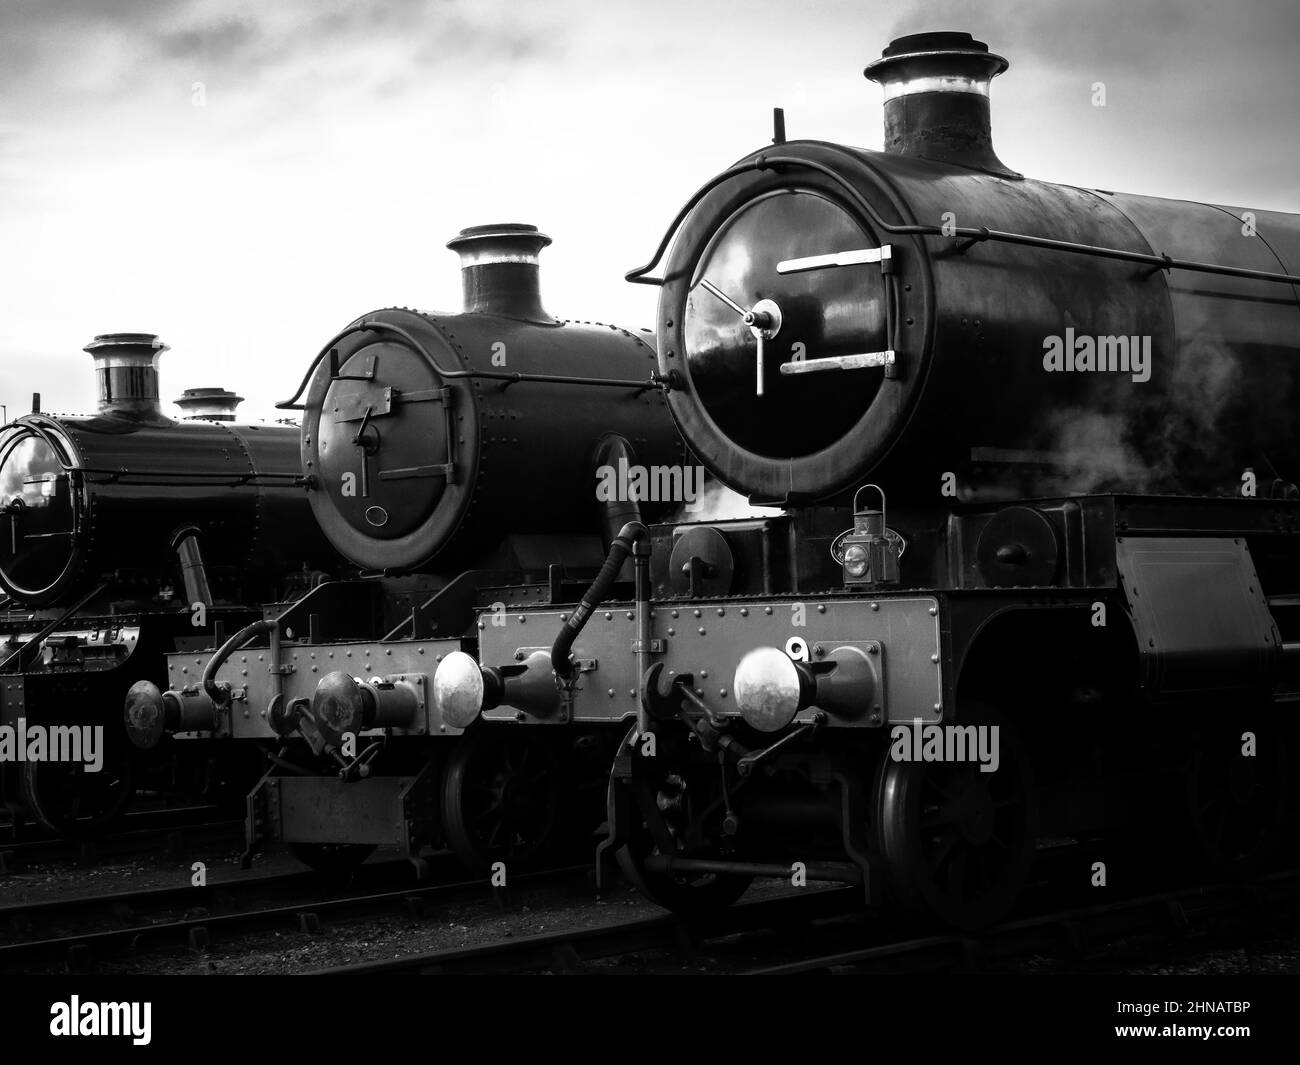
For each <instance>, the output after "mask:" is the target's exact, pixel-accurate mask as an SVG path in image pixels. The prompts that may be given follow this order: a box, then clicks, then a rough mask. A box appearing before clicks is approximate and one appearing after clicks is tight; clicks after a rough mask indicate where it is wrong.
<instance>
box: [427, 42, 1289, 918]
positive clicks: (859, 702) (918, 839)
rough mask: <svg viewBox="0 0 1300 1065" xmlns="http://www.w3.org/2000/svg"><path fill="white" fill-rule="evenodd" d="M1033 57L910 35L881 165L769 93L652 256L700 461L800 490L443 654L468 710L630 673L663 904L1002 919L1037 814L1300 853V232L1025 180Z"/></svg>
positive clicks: (645, 863) (1078, 834) (1254, 219)
mask: <svg viewBox="0 0 1300 1065" xmlns="http://www.w3.org/2000/svg"><path fill="white" fill-rule="evenodd" d="M1006 66H1007V64H1006V60H1004V59H1002V58H1001V57H999V56H996V55H993V54H991V53H990V52H989V51H988V48H987V47H986V46H985V45H984V44H982V43H980V42H978V41H974V40H972V39H971V38H970V37H969V35H967V34H956V33H935V34H921V35H916V36H912V37H906V38H902V39H900V40H896V41H894V42H893V43H892V44H891V45H890V46H889V48H888V49H886V51H885V53H884V55H883V56H882V57H881V58H880V59H879V60H877V61H875V62H873V63H872V64H871V65H870V66H869V67H868V68H867V71H866V73H867V76H868V77H869V78H871V79H873V80H875V81H878V82H880V83H881V84H882V85H883V86H884V89H885V150H884V151H883V152H874V151H864V150H861V149H856V148H850V147H846V146H844V145H839V144H832V143H825V142H815V141H795V142H786V140H785V138H784V130H783V120H782V119H780V116H779V115H778V122H777V131H776V135H775V137H774V143H773V144H772V145H770V146H768V147H764V148H763V149H761V150H759V151H757V152H754V153H753V154H751V155H749V156H747V157H745V158H744V159H742V160H741V161H740V162H738V163H736V164H735V165H734V166H731V167H729V168H728V169H727V170H725V171H724V172H722V173H720V174H718V175H717V176H716V177H714V178H712V179H711V180H710V181H708V182H707V183H706V184H705V185H704V186H703V187H702V188H701V189H700V190H699V191H698V192H697V193H696V194H695V195H694V196H693V197H692V198H691V199H690V201H689V202H688V203H687V204H686V206H685V207H684V208H683V209H682V211H681V212H680V213H679V215H678V216H677V218H676V219H675V220H674V221H673V223H672V225H671V226H670V228H669V231H668V233H667V235H666V236H665V237H664V240H663V242H662V243H661V245H660V247H659V249H658V251H657V253H656V255H655V256H654V258H653V259H652V260H651V263H650V264H648V265H647V266H645V267H642V268H640V269H638V270H635V271H633V272H632V273H631V274H629V275H628V276H629V280H632V281H635V282H640V283H650V284H658V285H661V286H662V295H661V299H660V303H659V312H658V321H657V332H658V349H659V350H658V358H659V378H658V380H659V381H660V382H661V384H662V386H663V388H664V390H665V393H666V397H667V402H668V406H669V408H670V410H671V411H672V413H673V416H674V418H675V420H676V422H677V425H678V426H679V428H680V429H681V432H682V434H683V436H684V437H685V441H686V443H687V445H688V447H689V448H690V449H691V450H692V451H693V452H694V453H695V454H696V455H697V456H698V457H699V459H700V460H701V461H702V462H703V463H704V464H705V465H706V466H707V467H708V468H709V469H710V470H712V471H713V472H714V473H715V474H716V475H717V476H718V477H719V478H721V479H722V480H723V481H724V482H725V483H726V484H728V485H729V486H731V487H732V488H734V489H736V490H737V491H740V492H742V493H745V494H747V495H748V496H749V497H750V499H751V501H752V502H754V503H762V504H767V505H771V506H777V507H781V508H783V510H784V513H783V514H782V515H781V516H779V517H773V518H755V519H751V520H743V521H733V522H727V523H706V524H698V523H685V524H683V523H672V524H665V525H658V526H646V525H636V524H629V525H628V526H627V527H626V528H625V529H624V530H623V535H622V536H621V537H620V539H619V541H618V543H617V545H616V548H617V549H616V550H615V551H614V552H611V556H610V558H611V563H613V564H617V563H618V562H619V560H620V558H621V557H622V556H623V555H625V554H626V553H628V552H631V553H632V554H633V555H634V557H635V558H636V560H637V562H638V563H639V564H640V565H642V566H643V567H648V579H647V581H646V582H645V583H644V584H643V585H642V586H641V588H640V589H639V594H638V595H637V596H636V597H635V599H634V601H632V602H622V603H606V604H605V605H603V606H596V607H594V608H590V609H589V607H590V606H591V602H586V603H584V604H583V605H582V606H581V607H579V608H578V609H576V610H575V609H574V608H573V607H570V606H562V605H548V606H530V605H520V606H518V607H511V608H510V610H509V611H507V613H506V616H505V618H504V623H503V624H501V625H483V624H480V629H481V632H480V639H479V653H480V668H479V669H477V670H469V669H466V668H465V664H464V663H463V662H462V661H461V660H459V659H456V658H455V656H451V657H449V658H447V659H446V660H445V661H444V662H443V663H442V665H441V666H440V667H439V669H438V671H437V674H436V675H435V678H434V691H435V694H436V698H437V699H438V700H439V701H440V703H441V704H442V705H444V706H445V705H453V706H455V707H456V708H457V713H458V720H460V721H461V722H462V723H463V722H464V720H465V718H464V717H460V716H459V715H460V709H461V707H462V706H463V705H464V704H468V705H469V706H471V707H476V706H482V707H483V708H484V709H483V713H484V716H485V717H493V716H495V717H500V716H502V715H503V714H508V713H510V712H511V711H514V712H517V713H519V714H522V715H524V716H527V715H528V714H530V713H531V712H532V706H533V705H534V699H535V698H536V697H537V696H538V694H539V693H541V692H542V691H543V689H544V688H545V685H544V684H543V676H545V679H546V680H547V681H549V680H550V679H551V676H552V670H551V669H549V668H548V666H552V665H553V667H554V668H553V673H554V677H555V678H557V679H558V682H559V684H560V696H559V702H558V705H559V706H560V708H561V713H563V714H564V715H566V716H568V717H570V718H571V719H573V720H597V719H599V718H600V717H601V716H602V715H603V716H604V717H605V718H607V719H611V720H612V719H617V718H621V717H624V716H626V715H627V713H628V710H629V707H628V706H627V705H626V704H625V701H624V700H623V699H622V698H620V696H621V694H622V693H625V692H635V693H637V695H638V698H637V700H636V710H637V720H636V721H635V723H634V724H633V725H632V727H631V729H630V731H629V732H628V733H627V736H626V738H625V740H624V742H623V744H622V745H621V748H620V750H619V752H618V754H617V756H616V758H615V760H614V762H613V768H612V772H611V775H610V780H609V792H608V813H609V822H610V826H611V834H610V838H609V839H608V840H607V842H606V844H605V845H604V849H603V852H604V853H605V854H608V853H611V852H612V853H614V854H616V855H617V857H618V858H619V860H620V862H621V864H622V866H623V868H624V870H625V871H626V872H627V873H628V874H629V875H630V876H632V877H633V879H634V880H635V881H636V882H637V883H638V884H639V885H640V886H641V887H642V888H643V890H644V891H645V892H646V893H647V894H648V895H649V896H650V897H651V898H653V899H656V900H658V901H659V902H661V903H662V904H663V905H665V906H668V907H671V908H674V909H688V908H693V907H700V906H710V905H718V904H726V903H728V902H730V901H731V900H733V899H734V898H736V897H737V896H738V895H739V894H740V893H741V892H742V891H744V890H745V888H746V885H747V884H749V883H750V881H751V880H752V878H753V877H755V876H759V875H770V876H780V877H786V878H790V879H792V880H793V881H794V882H796V883H800V882H805V881H806V880H814V879H828V880H841V881H846V882H851V883H856V884H860V885H862V886H863V888H864V891H865V894H866V896H867V898H868V899H869V900H870V901H873V902H876V901H884V900H893V901H894V902H896V903H902V904H911V905H916V906H918V907H921V908H924V909H927V910H929V911H931V912H932V913H936V914H938V915H939V916H940V917H941V918H943V919H944V920H946V921H948V922H951V923H953V924H955V925H958V926H964V927H976V926H980V925H983V924H986V923H988V922H990V921H993V920H996V919H997V918H998V917H999V916H1000V915H1002V914H1003V913H1005V912H1006V911H1007V909H1008V907H1009V906H1010V905H1012V903H1013V902H1014V900H1015V899H1016V898H1017V896H1018V893H1019V892H1020V890H1021V887H1022V885H1023V884H1024V883H1025V880H1026V877H1027V875H1028V872H1029V870H1030V868H1031V863H1032V862H1033V860H1034V858H1035V848H1036V840H1040V839H1043V838H1045V837H1054V838H1057V839H1075V840H1084V839H1094V838H1100V839H1102V840H1105V839H1111V840H1113V841H1116V842H1120V841H1121V840H1122V838H1123V833H1122V830H1124V829H1126V828H1127V829H1130V830H1133V829H1136V830H1137V831H1139V832H1145V833H1146V835H1145V836H1143V837H1142V838H1143V839H1144V840H1145V843H1146V845H1147V846H1151V845H1152V841H1153V840H1155V839H1160V838H1165V837H1169V838H1170V841H1171V842H1173V843H1176V844H1177V846H1176V847H1175V848H1174V849H1176V850H1183V851H1184V852H1186V853H1192V850H1189V849H1187V846H1188V845H1195V853H1198V854H1199V855H1200V856H1201V859H1202V860H1203V861H1204V862H1206V863H1210V864H1215V865H1222V866H1227V867H1233V868H1236V867H1241V866H1243V865H1244V864H1246V863H1249V862H1251V861H1254V860H1258V859H1259V858H1260V857H1261V856H1262V855H1266V854H1267V853H1268V852H1269V851H1270V849H1271V848H1274V847H1276V846H1277V845H1279V844H1281V843H1282V842H1283V841H1284V837H1283V836H1282V835H1281V831H1282V828H1283V826H1284V823H1285V822H1286V819H1287V817H1288V816H1289V814H1290V807H1289V800H1288V795H1287V787H1286V782H1287V747H1288V744H1289V743H1292V742H1293V740H1294V735H1293V734H1294V721H1293V717H1292V715H1291V714H1290V712H1289V710H1290V707H1291V705H1292V704H1293V703H1294V701H1295V700H1296V699H1297V698H1300V674H1298V673H1297V669H1296V666H1297V662H1298V661H1300V611H1298V610H1297V607H1300V502H1297V501H1296V498H1295V497H1296V489H1295V486H1294V484H1293V481H1294V479H1295V478H1296V477H1297V476H1300V439H1298V438H1297V433H1296V415H1295V412H1296V409H1297V402H1296V401H1297V373H1298V372H1300V371H1298V370H1297V366H1300V361H1298V359H1297V356H1300V303H1298V302H1297V296H1296V291H1297V290H1296V287H1295V286H1296V285H1297V284H1300V275H1298V274H1297V270H1300V218H1297V217H1295V216H1292V215H1285V214H1277V213H1270V212H1264V211H1243V210H1240V209H1236V208H1226V207H1219V206H1213V205H1205V204H1198V203H1187V202H1179V201H1170V200H1161V199H1156V198H1152V197H1144V196H1133V195H1126V194H1117V193H1113V192H1107V191H1103V190H1091V189H1080V188H1073V187H1068V186H1061V185H1054V184H1048V183H1044V182H1038V181H1033V180H1030V179H1026V178H1024V177H1022V176H1021V175H1020V174H1018V173H1015V172H1013V171H1012V170H1010V169H1008V168H1007V167H1006V166H1004V165H1003V164H1002V163H1001V162H1000V161H999V159H998V158H997V156H996V155H995V154H994V152H993V149H992V144H991V139H990V125H989V98H988V92H989V84H990V81H991V79H992V78H993V77H994V76H995V75H996V74H998V73H1000V72H1002V71H1003V70H1004V69H1006ZM661 261H662V262H663V275H662V279H661V280H659V279H652V278H650V277H649V276H648V275H649V274H650V272H651V270H652V269H653V268H654V267H655V266H656V265H657V264H658V263H659V262H661ZM877 486H880V487H877ZM881 488H883V491H881ZM886 492H887V493H888V495H889V499H890V502H891V503H892V504H893V507H892V509H890V510H889V511H888V512H886V505H885V500H884V497H885V493H886ZM607 592H608V586H607V585H606V586H603V587H598V588H595V589H593V595H592V596H590V597H589V600H590V601H597V600H601V599H603V598H605V597H606V593H607ZM484 617H485V618H486V615H485V616H484ZM539 629H540V630H541V632H540V634H539V633H538V630H539ZM557 630H558V631H559V632H560V634H561V638H560V639H559V640H556V641H555V646H554V650H555V652H556V653H555V655H554V660H553V662H548V661H546V660H545V659H544V657H543V656H540V655H537V654H535V653H534V650H533V648H535V647H536V646H537V645H539V644H542V645H544V644H545V643H547V642H548V641H550V640H551V638H552V637H553V636H554V635H555V634H556V632H557ZM539 635H540V636H541V637H543V638H542V639H539ZM570 652H571V653H570ZM521 659H522V661H523V664H524V666H525V672H524V674H523V675H522V676H521V675H520V674H519V670H520V665H519V664H518V663H519V662H520V660H521ZM533 673H535V674H536V677H535V682H529V683H527V684H526V683H524V678H526V677H528V676H529V675H530V674H533ZM607 693H608V694H607ZM548 695H550V693H548ZM551 698H553V696H551ZM1143 825H1145V828H1143V827H1142V826H1143ZM1171 826H1177V827H1176V828H1174V827H1171ZM1155 828H1158V829H1159V831H1155ZM1175 836H1177V839H1174V837H1175ZM1107 853H1109V854H1110V855H1112V861H1116V862H1121V863H1122V861H1123V859H1122V858H1121V857H1120V856H1121V855H1123V854H1126V853H1129V851H1127V850H1125V849H1124V848H1123V847H1116V848H1114V849H1113V850H1111V851H1109V852H1107ZM1103 864H1104V863H1103Z"/></svg>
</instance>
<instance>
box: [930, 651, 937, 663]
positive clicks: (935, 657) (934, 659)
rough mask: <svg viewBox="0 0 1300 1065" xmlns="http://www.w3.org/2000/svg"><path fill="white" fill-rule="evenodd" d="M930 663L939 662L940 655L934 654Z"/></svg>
mask: <svg viewBox="0 0 1300 1065" xmlns="http://www.w3.org/2000/svg"><path fill="white" fill-rule="evenodd" d="M930 661H931V662H937V661H939V655H938V654H937V653H936V654H932V655H931V656H930Z"/></svg>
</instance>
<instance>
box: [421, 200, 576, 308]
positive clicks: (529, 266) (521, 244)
mask: <svg viewBox="0 0 1300 1065" xmlns="http://www.w3.org/2000/svg"><path fill="white" fill-rule="evenodd" d="M550 243H551V238H550V237H548V236H547V235H546V234H545V233H542V232H540V231H539V230H538V228H537V227H536V226H530V225H524V224H522V223H518V222H503V223H499V224H497V225H488V226H470V227H468V228H467V229H462V230H461V231H460V232H459V233H458V234H457V235H456V236H454V237H452V239H451V240H449V241H447V247H448V248H450V249H451V250H452V251H454V252H455V253H456V254H457V255H459V256H460V268H461V285H462V288H463V291H464V295H465V308H464V309H465V312H466V313H467V314H499V315H503V316H505V317H508V318H523V319H526V320H528V321H534V322H544V323H553V322H554V319H553V318H552V317H551V316H550V315H549V314H547V313H546V311H545V310H543V308H542V296H541V283H540V272H539V268H538V256H539V255H540V254H541V250H542V249H543V248H545V247H546V246H547V245H548V244H550Z"/></svg>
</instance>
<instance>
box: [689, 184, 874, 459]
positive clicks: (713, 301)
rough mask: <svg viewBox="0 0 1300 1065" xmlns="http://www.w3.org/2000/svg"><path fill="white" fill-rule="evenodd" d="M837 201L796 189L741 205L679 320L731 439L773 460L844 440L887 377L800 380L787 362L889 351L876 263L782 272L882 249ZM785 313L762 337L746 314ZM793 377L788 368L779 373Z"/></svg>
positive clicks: (856, 373) (707, 399)
mask: <svg viewBox="0 0 1300 1065" xmlns="http://www.w3.org/2000/svg"><path fill="white" fill-rule="evenodd" d="M878 243H879V242H878V241H877V240H875V239H874V238H873V237H872V236H871V234H869V233H868V232H867V231H866V230H865V229H864V228H863V227H862V226H861V225H860V224H859V223H858V222H857V221H855V219H854V218H853V217H852V216H851V215H850V214H849V213H848V212H847V211H846V210H845V209H844V208H843V207H841V206H840V205H839V204H837V203H835V202H833V201H832V200H830V199H829V198H827V197H826V196H823V195H821V194H819V193H816V192H813V191H811V190H804V189H788V190H783V191H780V192H774V193H770V194H768V195H765V196H761V197H759V198H757V199H755V200H751V201H750V202H748V203H746V204H744V205H743V206H742V207H741V208H740V209H739V210H737V211H736V212H735V213H734V214H732V215H731V217H730V218H728V219H727V220H726V221H725V222H724V223H723V224H722V225H721V226H720V227H719V229H718V231H717V233H716V234H715V235H714V237H713V239H712V241H711V242H710V243H709V245H708V247H707V248H706V249H705V251H704V253H703V255H702V256H701V257H700V260H699V262H698V264H697V266H696V270H695V274H694V277H693V279H692V283H691V288H690V292H689V295H688V296H687V300H686V308H685V311H684V314H683V318H682V322H683V326H684V343H685V348H686V364H687V368H688V369H689V371H690V379H691V385H692V387H693V389H694V392H695V394H696V396H697V397H698V400H699V403H700V405H701V406H702V407H703V408H704V412H705V413H706V414H707V415H708V417H709V418H710V419H712V421H713V423H714V424H715V425H716V426H717V429H718V430H719V431H720V432H721V433H722V435H723V436H725V437H726V439H727V440H729V441H730V442H732V443H733V444H735V445H739V446H740V447H743V448H745V449H747V450H749V451H752V452H754V453H756V454H759V455H763V456H766V457H768V458H775V459H784V458H796V457H799V456H803V455H811V454H813V453H814V452H817V451H820V450H822V449H823V448H826V447H828V446H830V445H832V444H834V443H836V442H837V441H839V440H841V439H842V438H843V437H844V436H845V435H846V434H847V433H848V432H849V431H850V430H851V429H852V428H853V426H854V425H855V424H856V423H857V422H858V420H859V419H860V418H861V417H862V415H863V412H864V411H866V409H867V408H868V407H869V406H870V405H871V401H872V400H873V399H874V398H875V395H876V392H877V391H878V390H879V388H880V385H881V382H882V380H883V379H884V370H883V369H880V368H872V367H865V368H862V369H854V370H841V371H836V372H825V373H806V372H802V373H792V372H789V366H790V364H797V363H800V362H807V361H808V360H814V359H822V358H826V357H829V356H835V355H857V354H863V353H868V352H873V351H879V350H883V349H884V348H886V347H888V344H887V343H886V340H885V314H886V310H885V301H884V292H885V289H884V283H883V281H882V279H881V273H880V264H879V263H878V262H876V263H864V264H858V265H852V266H844V267H838V268H825V269H800V270H795V271H788V272H781V270H779V269H778V267H779V266H780V264H782V263H788V262H791V261H795V260H805V259H808V258H810V257H813V256H822V255H829V254H832V253H842V252H852V251H858V250H860V249H864V248H871V247H874V246H876V245H877V244H878ZM772 307H775V308H777V309H778V315H779V318H778V317H777V316H776V315H774V316H773V318H771V319H769V320H768V321H769V322H770V324H771V325H773V326H775V325H777V324H778V322H779V328H777V329H776V330H775V332H774V335H772V336H771V337H770V338H768V339H766V340H765V341H764V351H763V366H762V369H761V380H762V394H761V395H760V394H759V373H760V371H759V367H758V361H757V360H758V339H757V337H756V336H755V335H754V334H753V331H752V329H751V326H750V324H749V323H747V321H746V320H745V318H744V317H743V314H742V312H743V311H753V310H761V309H763V308H767V309H771V308H772ZM783 364H784V365H787V370H786V371H784V372H783V371H782V366H783Z"/></svg>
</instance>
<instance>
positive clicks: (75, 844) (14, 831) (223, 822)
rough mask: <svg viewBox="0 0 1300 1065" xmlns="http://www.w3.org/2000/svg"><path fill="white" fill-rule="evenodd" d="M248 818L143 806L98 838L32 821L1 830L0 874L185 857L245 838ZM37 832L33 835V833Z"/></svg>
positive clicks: (204, 809)
mask: <svg viewBox="0 0 1300 1065" xmlns="http://www.w3.org/2000/svg"><path fill="white" fill-rule="evenodd" d="M243 826H244V822H243V820H242V818H236V817H232V816H231V810H230V808H229V807H221V806H212V805H197V806H178V807H170V808H164V809H157V810H139V811H133V812H131V813H128V814H126V815H124V817H123V819H122V824H121V826H120V828H119V829H118V830H116V831H114V832H109V833H105V834H104V835H103V836H101V837H99V838H97V839H94V840H69V839H60V838H59V837H57V836H53V835H49V834H47V833H45V832H44V831H43V830H41V829H39V828H37V827H36V826H32V825H24V826H19V825H14V824H10V825H7V826H5V827H4V829H3V830H0V876H3V875H5V874H7V873H13V872H18V871H20V870H22V869H24V868H30V867H32V866H34V865H39V864H41V863H44V862H55V861H75V862H79V863H81V864H89V863H92V862H96V861H98V860H100V859H102V858H107V857H121V856H129V855H136V854H159V853H162V854H167V855H171V856H174V857H184V856H185V855H186V854H188V853H190V852H191V851H195V850H197V849H199V848H200V847H201V846H203V845H204V844H205V843H208V842H209V841H211V843H212V844H214V845H223V844H225V843H226V842H227V841H229V842H231V843H232V844H238V843H240V841H242V838H243V836H242V833H243ZM33 835H34V838H33Z"/></svg>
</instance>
